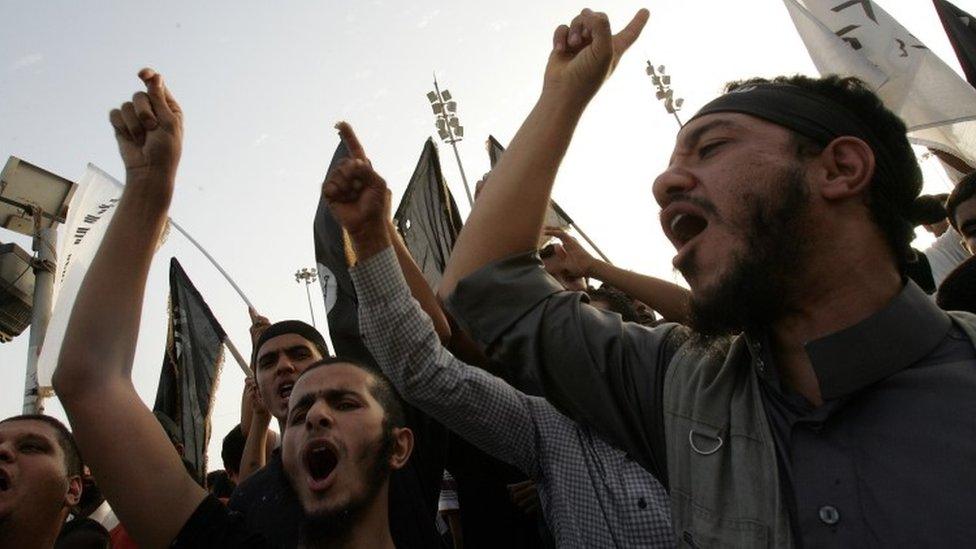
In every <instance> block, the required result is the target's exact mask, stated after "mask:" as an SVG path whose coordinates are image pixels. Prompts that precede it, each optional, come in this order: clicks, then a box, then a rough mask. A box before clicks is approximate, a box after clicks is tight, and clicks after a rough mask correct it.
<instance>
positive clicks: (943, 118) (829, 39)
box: [784, 0, 976, 166]
mask: <svg viewBox="0 0 976 549" xmlns="http://www.w3.org/2000/svg"><path fill="white" fill-rule="evenodd" d="M784 2H785V3H786V7H787V9H788V10H789V12H790V16H791V17H792V18H793V23H794V24H795V25H796V29H797V31H798V32H799V33H800V37H801V38H803V42H804V44H806V47H807V51H808V52H809V53H810V57H811V58H812V59H813V63H814V64H815V65H816V66H817V70H819V71H820V73H821V74H839V75H841V76H856V77H858V78H860V79H861V80H864V81H865V82H866V83H867V84H868V85H869V86H871V88H872V89H874V91H875V92H876V93H877V94H878V95H879V96H880V97H881V99H882V100H883V101H884V103H885V106H887V107H888V108H889V109H891V110H892V111H894V113H895V114H897V115H898V116H900V117H901V118H902V120H904V121H905V124H906V125H907V126H908V138H909V140H910V141H912V142H913V143H917V144H919V145H925V146H927V147H933V148H936V149H941V150H944V151H946V152H948V153H950V154H953V155H955V156H957V157H959V158H961V159H963V160H965V161H966V163H968V164H969V165H970V166H976V90H974V89H973V87H972V86H970V85H969V84H968V83H967V82H966V81H964V80H963V79H962V78H960V77H959V75H957V74H956V73H955V72H954V71H953V70H952V69H951V68H950V67H949V66H948V65H946V64H945V63H944V62H943V61H942V60H941V59H939V57H938V56H936V55H935V54H934V53H932V52H931V51H930V50H929V49H928V48H927V47H925V45H924V44H922V43H921V42H920V41H919V40H918V39H917V38H915V37H914V36H912V34H911V33H909V32H908V31H907V30H906V29H905V27H903V26H901V25H900V24H899V23H898V21H895V19H894V18H892V17H891V16H890V15H888V14H887V13H885V11H884V10H882V9H881V7H880V6H878V4H876V3H874V2H872V1H871V0H784Z"/></svg>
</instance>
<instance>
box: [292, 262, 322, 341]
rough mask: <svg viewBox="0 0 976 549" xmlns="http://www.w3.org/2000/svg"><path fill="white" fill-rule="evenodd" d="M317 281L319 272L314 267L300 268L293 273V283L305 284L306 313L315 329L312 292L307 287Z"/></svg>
mask: <svg viewBox="0 0 976 549" xmlns="http://www.w3.org/2000/svg"><path fill="white" fill-rule="evenodd" d="M318 279H319V272H318V270H317V269H316V268H315V267H312V268H311V269H308V268H305V267H303V268H301V269H298V270H297V271H295V282H304V283H305V296H306V297H308V313H309V314H310V315H312V326H313V327H315V311H314V310H313V309H312V292H311V291H310V290H309V289H308V287H309V286H310V285H311V284H312V283H313V282H315V281H316V280H318Z"/></svg>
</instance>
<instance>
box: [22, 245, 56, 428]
mask: <svg viewBox="0 0 976 549" xmlns="http://www.w3.org/2000/svg"><path fill="white" fill-rule="evenodd" d="M57 238H58V236H57V233H56V232H55V229H54V228H53V227H51V228H46V229H39V230H35V232H34V245H33V249H34V251H36V252H37V254H38V257H37V259H35V260H34V262H33V267H34V304H33V306H32V308H31V327H30V342H29V343H28V346H27V379H26V381H25V383H24V413H25V414H43V413H44V396H45V395H44V394H43V392H42V390H41V388H40V387H39V386H38V384H37V359H38V358H39V357H40V356H41V346H42V345H44V335H45V334H46V333H47V325H48V322H49V321H50V320H51V301H52V294H53V292H54V270H55V268H56V266H57V264H58V257H57V252H56V251H55V246H56V245H57Z"/></svg>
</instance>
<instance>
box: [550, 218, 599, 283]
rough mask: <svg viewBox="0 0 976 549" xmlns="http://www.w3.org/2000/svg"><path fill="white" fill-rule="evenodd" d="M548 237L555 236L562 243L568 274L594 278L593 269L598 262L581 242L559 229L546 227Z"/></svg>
mask: <svg viewBox="0 0 976 549" xmlns="http://www.w3.org/2000/svg"><path fill="white" fill-rule="evenodd" d="M544 233H545V235H546V236H554V237H556V238H558V239H559V241H560V242H562V245H563V250H564V251H565V252H566V262H565V263H566V269H567V273H568V274H569V275H571V276H574V277H584V278H590V277H592V276H593V267H594V266H595V265H596V263H597V260H596V258H595V257H593V256H592V255H590V253H589V252H587V251H586V248H584V247H583V246H582V245H580V243H579V241H578V240H576V239H575V238H573V237H572V236H570V235H569V233H567V232H566V231H564V230H563V229H560V228H559V227H546V229H545V231H544Z"/></svg>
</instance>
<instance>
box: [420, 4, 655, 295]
mask: <svg viewBox="0 0 976 549" xmlns="http://www.w3.org/2000/svg"><path fill="white" fill-rule="evenodd" d="M647 17H648V12H647V10H645V9H641V10H640V11H638V12H637V15H635V16H634V18H633V20H631V22H630V23H629V24H628V25H627V26H626V27H625V28H624V29H623V30H622V31H620V32H619V33H618V34H616V35H612V34H611V33H610V23H609V21H608V20H607V16H606V15H605V14H602V13H594V12H592V11H590V10H588V9H586V10H583V11H582V13H580V15H578V16H576V18H575V19H573V21H572V23H571V24H570V25H569V26H566V25H561V26H560V27H559V28H557V29H556V32H555V34H554V35H553V47H552V53H550V55H549V62H548V64H547V66H546V72H545V77H544V81H543V86H542V95H541V96H540V98H539V101H538V102H537V103H536V105H535V107H534V108H533V109H532V112H531V113H530V114H529V116H528V118H526V120H525V122H523V123H522V127H521V128H520V129H519V131H518V133H516V134H515V138H514V139H512V142H511V144H510V145H509V147H508V150H506V151H505V154H504V155H502V158H501V160H500V161H499V162H498V165H497V166H495V168H494V170H492V173H491V180H492V181H491V185H488V186H487V188H485V189H484V191H483V192H482V193H481V196H479V197H478V203H477V204H476V205H475V208H474V210H472V212H471V215H470V216H469V217H468V220H467V221H466V222H465V225H464V228H463V229H462V230H461V234H460V235H459V236H458V240H457V244H456V245H455V247H454V251H453V252H452V254H451V259H450V261H449V262H448V265H447V268H446V269H445V270H444V277H443V278H442V280H441V285H440V288H439V294H440V295H441V297H447V296H448V295H450V294H451V292H452V291H453V290H454V287H455V286H456V285H457V283H458V281H459V280H461V279H462V278H464V277H465V276H467V275H468V274H470V273H472V272H474V271H475V270H477V269H478V268H480V267H482V266H484V265H487V264H488V263H491V262H493V261H496V260H498V259H501V258H503V257H506V256H509V255H512V254H515V253H518V252H527V251H530V250H532V249H534V248H535V247H536V244H537V242H538V238H539V233H540V232H541V231H542V224H543V221H544V218H545V211H546V206H548V205H549V195H550V194H551V191H552V185H553V182H554V181H555V178H556V171H557V170H558V168H559V164H560V162H561V161H562V158H563V155H564V154H565V153H566V149H567V148H568V147H569V142H570V139H571V138H572V136H573V131H574V130H575V128H576V124H577V122H578V121H579V118H580V116H581V115H582V114H583V110H584V109H585V108H586V105H587V104H588V103H589V101H590V99H592V98H593V96H594V95H595V94H596V92H597V90H599V89H600V86H601V85H602V84H603V81H604V80H606V78H607V77H608V76H609V75H610V73H611V72H613V69H614V68H615V67H616V66H617V63H618V62H619V61H620V56H621V55H623V53H624V52H625V51H626V50H627V48H629V47H630V45H631V44H633V43H634V41H635V40H637V37H638V36H639V35H640V32H641V30H642V29H643V28H644V24H645V23H647Z"/></svg>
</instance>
